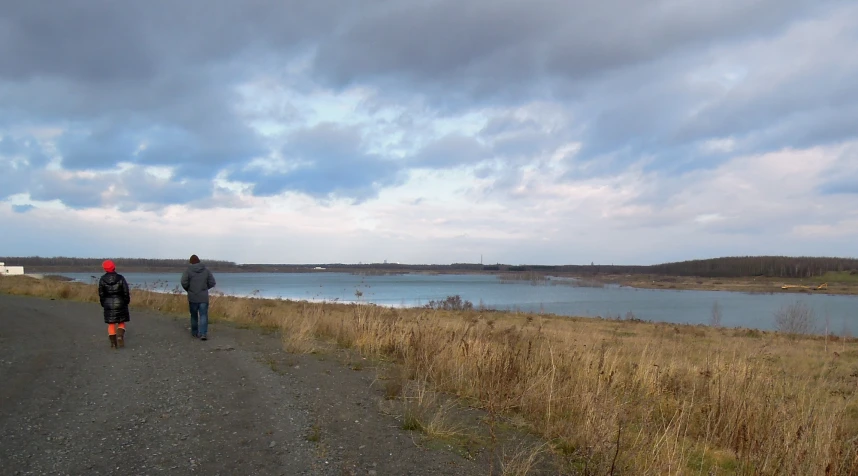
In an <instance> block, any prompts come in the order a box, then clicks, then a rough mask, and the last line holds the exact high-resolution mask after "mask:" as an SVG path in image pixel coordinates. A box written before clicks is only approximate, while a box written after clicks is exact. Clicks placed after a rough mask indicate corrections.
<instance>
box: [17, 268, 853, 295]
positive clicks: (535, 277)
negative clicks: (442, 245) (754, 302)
mask: <svg viewBox="0 0 858 476" xmlns="http://www.w3.org/2000/svg"><path fill="white" fill-rule="evenodd" d="M211 269H212V271H213V272H215V273H229V274H238V273H247V274H302V273H347V274H353V275H360V276H395V275H406V274H417V275H444V274H451V275H494V276H498V278H499V279H501V278H503V279H505V280H508V281H513V282H514V281H521V282H528V281H542V280H550V279H551V278H566V279H568V278H574V279H578V280H581V281H583V282H586V283H587V284H586V286H587V287H601V286H603V285H619V286H623V287H630V288H636V289H655V290H674V291H727V292H740V293H748V294H775V293H778V294H796V295H808V294H824V295H858V280H849V281H830V280H829V281H827V280H826V278H825V277H817V278H813V279H807V278H805V279H797V278H774V277H765V276H756V277H738V278H736V277H730V278H713V277H699V276H670V275H651V274H625V275H617V274H592V275H582V274H580V273H556V272H532V271H522V272H509V271H495V270H491V271H489V270H482V271H481V270H408V269H361V270H356V269H354V268H337V267H328V268H323V269H318V268H316V269H314V268H309V267H298V266H295V267H292V266H288V267H286V266H284V267H277V268H272V269H264V270H259V269H236V268H233V267H230V268H225V269H221V268H219V267H217V266H212V267H211ZM119 271H120V272H125V273H152V274H171V273H175V274H181V273H182V272H183V271H185V268H184V267H182V268H179V267H169V268H167V267H134V266H129V267H123V268H121V269H120V270H119ZM68 273H75V274H81V273H89V274H92V275H93V276H98V275H100V274H101V273H102V271H101V270H96V269H90V268H83V269H82V268H75V267H42V266H38V267H31V268H29V269H27V274H29V275H41V276H44V277H47V278H50V277H51V276H61V275H63V274H68ZM823 284H824V285H825V286H824V289H817V288H818V287H819V286H820V285H823ZM784 286H789V288H788V289H784Z"/></svg>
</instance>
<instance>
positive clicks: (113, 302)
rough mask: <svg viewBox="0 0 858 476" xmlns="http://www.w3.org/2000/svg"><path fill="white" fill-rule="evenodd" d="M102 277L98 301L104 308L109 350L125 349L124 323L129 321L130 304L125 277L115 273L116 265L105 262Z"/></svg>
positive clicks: (99, 283)
mask: <svg viewBox="0 0 858 476" xmlns="http://www.w3.org/2000/svg"><path fill="white" fill-rule="evenodd" d="M101 267H102V268H104V276H102V277H101V279H99V280H98V300H99V301H100V302H101V307H102V308H104V323H105V324H107V336H108V337H109V338H110V348H111V349H118V348H120V347H125V323H126V322H128V321H130V320H131V314H130V313H129V312H128V305H129V304H131V290H130V289H129V288H128V281H126V280H125V276H122V275H121V274H118V273H117V272H116V264H114V263H113V261H111V260H105V261H104V263H102V264H101Z"/></svg>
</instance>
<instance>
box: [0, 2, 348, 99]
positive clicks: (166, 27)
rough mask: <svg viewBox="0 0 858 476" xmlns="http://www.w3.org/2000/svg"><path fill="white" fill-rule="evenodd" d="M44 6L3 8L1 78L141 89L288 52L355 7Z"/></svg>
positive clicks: (329, 4) (314, 4)
mask: <svg viewBox="0 0 858 476" xmlns="http://www.w3.org/2000/svg"><path fill="white" fill-rule="evenodd" d="M44 7H45V6H44V5H36V4H34V3H31V2H8V4H5V5H4V8H3V17H2V19H0V25H2V28H0V32H2V33H0V34H2V41H0V76H2V77H5V78H8V79H12V80H28V79H32V78H36V77H41V76H48V77H57V78H64V79H69V80H72V81H75V82H77V81H80V82H85V83H89V82H95V83H109V82H112V81H122V80H143V81H147V82H148V81H149V80H154V79H157V78H158V77H160V76H162V75H163V73H164V72H165V71H167V70H170V69H172V68H176V67H189V66H190V67H201V66H203V67H204V66H208V65H211V64H215V63H219V62H229V61H232V60H234V59H236V57H238V56H240V55H242V54H244V53H248V52H253V51H254V49H255V48H263V47H267V48H272V49H275V50H281V51H282V50H290V49H292V48H295V47H297V46H301V45H304V44H306V42H307V41H309V40H310V39H312V38H314V37H315V36H317V35H319V34H322V33H323V32H325V31H329V30H330V29H331V28H333V27H334V26H335V25H336V24H337V23H338V22H340V21H342V20H343V19H344V18H346V17H347V16H348V15H349V13H350V11H353V9H354V8H357V7H356V6H353V5H351V4H350V3H349V2H345V3H344V2H338V1H336V0H320V1H314V2H304V1H301V0H286V1H277V0H250V1H245V2H234V1H226V0H214V1H205V0H189V1H184V2H181V3H176V2H171V1H167V0H154V1H149V2H146V3H145V4H125V3H118V2H113V1H110V0H83V1H76V2H54V3H52V4H51V5H50V8H44ZM332 12H334V13H335V14H331V13H332Z"/></svg>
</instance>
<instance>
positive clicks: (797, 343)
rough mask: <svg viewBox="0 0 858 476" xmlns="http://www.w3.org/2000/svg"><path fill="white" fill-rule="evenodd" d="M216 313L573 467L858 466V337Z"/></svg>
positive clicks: (286, 306) (268, 306) (332, 311)
mask: <svg viewBox="0 0 858 476" xmlns="http://www.w3.org/2000/svg"><path fill="white" fill-rule="evenodd" d="M0 292H2V293H7V294H21V295H33V296H41V297H52V298H60V299H75V300H81V301H92V302H94V301H96V296H95V289H94V287H93V286H90V285H83V284H78V283H63V282H52V281H45V280H34V279H29V278H0ZM133 299H134V302H133V306H134V307H135V308H145V309H151V310H156V311H160V312H165V313H175V314H184V313H185V312H186V309H187V303H186V300H185V298H184V296H183V295H173V294H168V293H154V292H148V291H141V290H136V291H135V292H134V293H133ZM211 315H212V318H213V319H214V320H227V321H231V322H235V323H238V324H239V325H247V326H261V327H267V328H277V329H281V330H282V331H283V334H282V335H283V339H284V346H285V347H286V349H287V350H290V351H293V352H308V351H312V350H314V349H316V348H318V347H319V346H321V345H336V346H340V347H343V348H350V349H354V350H356V351H359V352H361V353H363V354H364V355H366V356H368V357H373V358H380V359H386V360H394V361H396V362H398V363H399V364H401V368H402V369H403V373H402V381H401V382H399V385H401V386H403V387H406V386H413V385H414V384H415V383H416V384H419V386H421V388H427V387H428V388H431V390H432V391H443V392H446V393H449V394H453V395H457V396H458V397H459V398H460V399H462V401H466V402H468V403H469V404H471V405H473V406H475V407H478V408H481V409H483V410H485V411H486V412H488V414H489V415H490V416H491V417H492V418H497V419H498V421H504V422H515V423H516V424H519V425H522V426H524V427H526V428H528V429H529V430H530V431H532V432H533V433H534V434H536V435H539V436H540V437H542V438H544V439H545V440H546V441H548V442H550V446H551V448H552V450H553V451H554V452H555V453H556V454H557V455H558V456H560V457H561V458H563V459H564V460H565V463H566V465H567V467H568V470H569V471H570V472H580V473H581V474H610V473H614V474H636V475H637V474H802V475H815V474H820V475H823V474H843V475H846V474H855V473H856V472H858V446H856V445H858V443H856V441H858V398H856V390H858V343H856V341H854V340H851V339H850V340H844V339H839V340H830V339H825V338H809V337H801V336H785V335H779V334H776V333H767V332H759V331H753V330H742V329H720V328H707V327H701V326H676V325H669V324H654V323H647V322H627V321H622V322H620V321H607V320H596V319H571V318H554V317H545V316H540V315H535V314H513V313H499V312H492V313H480V312H479V311H460V312H455V311H441V310H429V309H387V308H381V307H377V306H372V305H346V304H330V303H318V304H313V303H305V302H292V301H278V300H263V299H252V298H234V297H215V298H213V300H212V308H211ZM93 318H97V316H93ZM394 384H395V382H394ZM390 393H391V395H396V393H397V392H396V389H395V385H391V392H390ZM429 423H431V421H430V422H427V424H429ZM417 426H419V425H417Z"/></svg>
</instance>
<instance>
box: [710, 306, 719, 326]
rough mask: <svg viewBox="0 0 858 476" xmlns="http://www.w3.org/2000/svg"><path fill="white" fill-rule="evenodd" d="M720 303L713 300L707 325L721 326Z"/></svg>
mask: <svg viewBox="0 0 858 476" xmlns="http://www.w3.org/2000/svg"><path fill="white" fill-rule="evenodd" d="M721 317H722V313H721V305H720V304H718V301H715V303H714V304H712V316H711V317H710V318H709V325H711V326H712V327H721Z"/></svg>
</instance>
